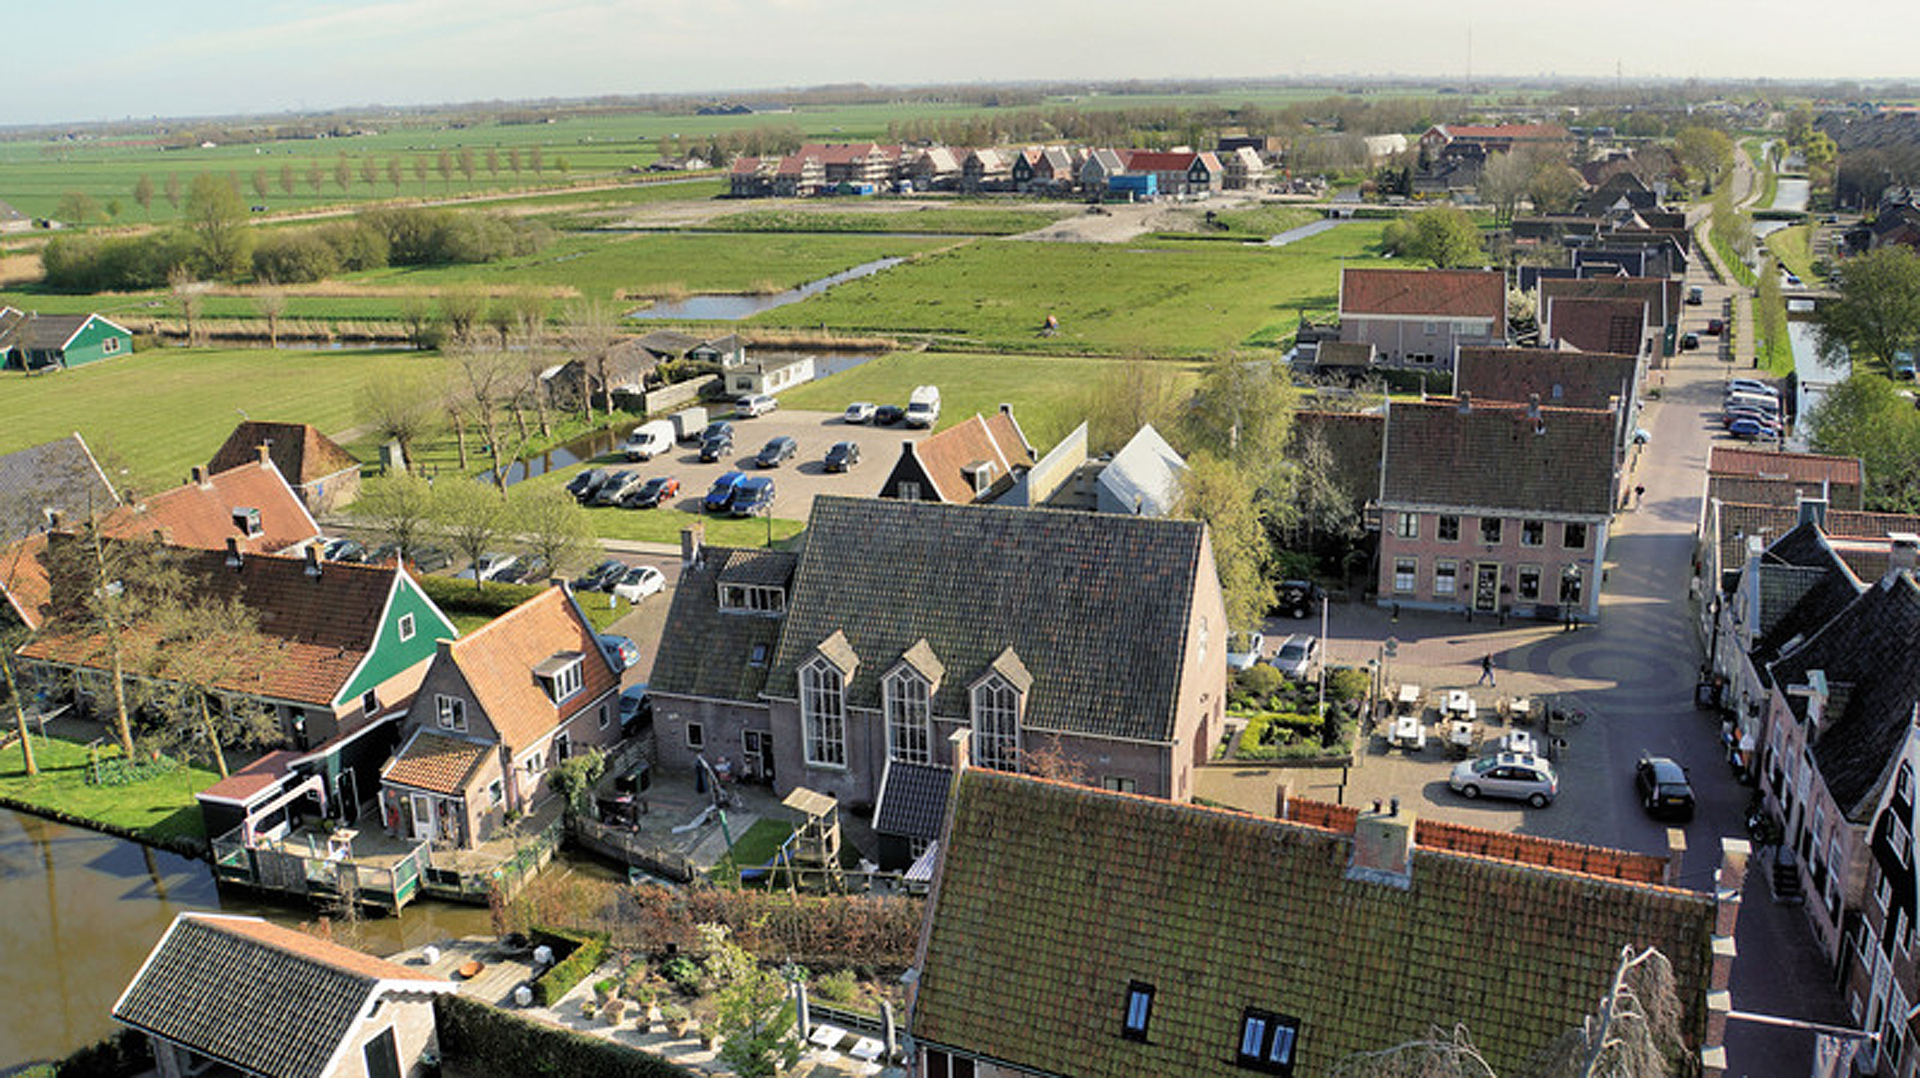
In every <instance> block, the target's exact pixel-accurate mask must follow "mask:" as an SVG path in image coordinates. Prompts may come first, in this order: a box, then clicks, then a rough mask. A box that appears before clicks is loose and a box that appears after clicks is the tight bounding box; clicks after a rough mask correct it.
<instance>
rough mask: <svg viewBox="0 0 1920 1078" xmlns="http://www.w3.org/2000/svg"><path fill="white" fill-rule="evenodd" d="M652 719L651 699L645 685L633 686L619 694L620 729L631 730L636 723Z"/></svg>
mask: <svg viewBox="0 0 1920 1078" xmlns="http://www.w3.org/2000/svg"><path fill="white" fill-rule="evenodd" d="M652 718H653V697H652V696H651V695H649V694H648V692H647V687H646V686H645V685H633V686H630V687H628V688H627V689H626V690H625V691H623V692H622V693H621V694H620V729H621V730H622V731H623V732H624V731H627V730H631V729H632V728H633V727H634V725H635V724H636V723H643V722H648V721H651V720H652Z"/></svg>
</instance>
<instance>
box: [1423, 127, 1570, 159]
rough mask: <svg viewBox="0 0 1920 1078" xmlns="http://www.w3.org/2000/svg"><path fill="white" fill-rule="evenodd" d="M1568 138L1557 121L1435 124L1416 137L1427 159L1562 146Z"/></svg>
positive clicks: (1566, 143) (1565, 144) (1567, 141)
mask: <svg viewBox="0 0 1920 1078" xmlns="http://www.w3.org/2000/svg"><path fill="white" fill-rule="evenodd" d="M1569 139H1570V136H1569V135H1568V133H1567V129H1566V128H1564V127H1561V126H1560V125H1559V124H1492V125H1486V124H1435V125H1434V126H1432V127H1429V128H1427V130H1426V133H1425V134H1423V135H1421V136H1420V153H1421V155H1422V156H1423V157H1425V158H1426V159H1427V160H1430V161H1440V160H1444V159H1446V158H1449V157H1461V156H1467V155H1479V156H1482V157H1484V156H1485V155H1487V154H1494V153H1506V152H1508V151H1510V150H1516V149H1556V148H1565V147H1566V146H1567V145H1568V143H1569Z"/></svg>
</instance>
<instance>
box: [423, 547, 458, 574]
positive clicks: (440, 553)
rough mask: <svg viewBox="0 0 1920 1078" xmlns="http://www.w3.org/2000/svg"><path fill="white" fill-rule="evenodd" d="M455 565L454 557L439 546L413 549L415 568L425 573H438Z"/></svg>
mask: <svg viewBox="0 0 1920 1078" xmlns="http://www.w3.org/2000/svg"><path fill="white" fill-rule="evenodd" d="M452 564H453V555H452V554H449V553H447V551H445V550H443V549H442V548H440V547H437V546H421V547H414V548H413V567H414V568H416V569H418V570H420V571H421V572H423V573H437V572H439V571H440V570H442V569H445V568H446V567H447V566H449V565H452Z"/></svg>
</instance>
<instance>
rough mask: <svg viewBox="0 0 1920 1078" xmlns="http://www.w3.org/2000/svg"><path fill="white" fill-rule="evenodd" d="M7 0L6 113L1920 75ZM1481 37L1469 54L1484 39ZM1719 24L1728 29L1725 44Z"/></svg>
mask: <svg viewBox="0 0 1920 1078" xmlns="http://www.w3.org/2000/svg"><path fill="white" fill-rule="evenodd" d="M94 7H95V6H94V5H88V4H70V5H44V4H34V5H30V6H28V8H27V9H26V10H23V11H19V12H13V13H10V18H9V23H10V25H11V26H12V27H13V29H14V30H15V34H16V40H20V41H31V42H33V43H34V45H33V53H34V55H33V63H32V64H31V65H30V72H29V71H28V70H27V69H23V72H22V77H16V78H15V79H14V80H13V82H12V85H10V86H9V88H8V93H7V95H6V99H5V101H4V103H0V125H22V124H57V123H86V122H95V121H114V120H125V119H143V118H148V117H162V118H168V117H188V116H209V115H242V114H261V113H275V112H285V111H327V110H333V109H351V108H362V107H369V106H372V105H375V104H378V105H382V106H388V107H418V106H423V105H435V104H445V103H450V102H461V101H493V100H529V99H543V98H579V97H595V96H601V95H626V94H655V93H662V94H698V93H705V92H715V93H718V92H725V91H734V92H741V93H752V92H754V91H756V90H779V89H783V88H793V87H804V86H817V85H822V84H831V83H850V82H864V83H872V84H877V85H895V86H912V85H927V84H948V83H994V82H1014V81H1028V82H1047V81H1063V80H1089V81H1110V82H1118V81H1123V80H1128V79H1249V80H1259V79H1313V78H1378V79H1391V78H1403V79H1463V78H1466V77H1467V76H1468V75H1469V74H1471V76H1473V77H1474V78H1559V79H1588V80H1592V81H1595V82H1599V81H1603V80H1611V79H1613V78H1615V77H1616V76H1617V77H1620V78H1624V79H1627V80H1639V81H1644V80H1650V79H1686V78H1700V79H1704V80H1750V79H1759V78H1767V79H1773V80H1776V81H1867V80H1878V79H1906V78H1911V77H1912V74H1911V73H1912V67H1911V64H1912V61H1911V59H1910V51H1911V50H1910V49H1908V48H1907V35H1904V34H1900V33H1873V32H1871V29H1872V28H1873V27H1875V26H1879V25H1888V26H1898V25H1901V24H1902V22H1903V21H1910V19H1911V12H1910V10H1909V9H1906V8H1905V7H1904V6H1899V7H1896V6H1895V4H1894V3H1893V2H1892V0H1864V2H1863V3H1860V4H1856V5H1850V6H1849V8H1848V9H1847V17H1846V18H1845V19H1844V20H1838V19H1829V20H1824V21H1822V20H1810V19H1807V18H1806V16H1805V14H1804V12H1805V9H1804V8H1803V7H1801V6H1799V5H1795V6H1793V7H1789V6H1787V5H1786V4H1783V3H1779V2H1777V0H1759V2H1755V3H1749V4H1745V5H1742V6H1741V7H1740V8H1739V9H1738V12H1739V17H1738V18H1734V17H1730V16H1729V15H1728V14H1727V13H1726V12H1725V11H1724V10H1723V9H1722V6H1721V5H1703V4H1695V5H1691V6H1675V5H1670V4H1666V3H1658V2H1654V0H1618V2H1616V3H1612V4H1609V5H1606V6H1604V7H1596V6H1589V5H1584V4H1583V5H1579V6H1575V5H1572V4H1564V3H1562V4H1550V5H1548V6H1547V8H1546V10H1526V9H1521V10H1520V13H1519V15H1518V16H1517V17H1516V16H1515V14H1514V12H1515V10H1516V9H1514V8H1512V7H1511V6H1510V5H1508V4H1506V3H1496V2H1494V0H1462V2H1461V3H1459V4H1456V5H1452V6H1450V7H1449V8H1447V9H1445V10H1439V9H1430V8H1425V7H1420V8H1411V9H1409V10H1407V11H1406V12H1404V13H1398V14H1395V15H1393V16H1392V17H1390V18H1385V19H1383V18H1382V17H1381V12H1380V11H1379V10H1378V9H1375V8H1363V7H1360V6H1358V5H1355V6H1349V7H1345V8H1338V9H1321V8H1313V7H1308V6H1307V5H1305V4H1302V3H1298V2H1297V0H1216V3H1214V4H1212V5H1210V6H1206V7H1196V8H1193V9H1187V10H1183V11H1180V12H1179V13H1178V14H1175V13H1173V9H1169V8H1167V7H1166V6H1165V5H1164V4H1158V3H1149V2H1146V0H1108V2H1107V3H1105V4H1103V5H1101V6H1099V7H1098V8H1094V9H1091V10H1089V9H1088V6H1087V5H1068V4H1065V3H1062V2H1060V0H1017V2H1016V0H975V2H974V3H972V4H970V5H964V6H963V5H954V4H940V3H935V2H933V0H892V2H890V3H886V4H883V5H882V4H871V3H861V4H856V3H855V2H853V0H758V2H754V3H746V2H742V0H653V2H650V3H646V4H638V3H631V2H628V3H620V2H615V0H554V2H549V3H544V4H541V5H538V10H536V11H533V12H529V10H528V8H529V5H526V4H523V3H508V2H507V0H338V2H336V3H332V4H329V5H327V6H325V7H320V8H316V7H314V6H313V5H311V4H309V3H295V2H291V0H265V2H261V3H255V4H251V5H246V6H242V5H238V4H233V3H230V2H222V0H180V2H179V3H176V4H167V5H140V6H138V7H133V8H130V9H128V10H125V11H115V12H114V13H113V18H112V19H111V20H110V21H108V20H102V19H101V18H100V17H99V12H98V11H97V10H94ZM1469 38H1471V60H1470V61H1469ZM1709 43H1711V45H1709Z"/></svg>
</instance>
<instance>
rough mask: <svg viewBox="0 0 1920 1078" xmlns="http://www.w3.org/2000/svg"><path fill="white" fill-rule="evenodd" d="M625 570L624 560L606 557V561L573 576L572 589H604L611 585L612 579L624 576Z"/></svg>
mask: <svg viewBox="0 0 1920 1078" xmlns="http://www.w3.org/2000/svg"><path fill="white" fill-rule="evenodd" d="M626 571H627V563H626V562H623V561H619V560H617V559H615V558H608V559H607V560H606V561H603V562H601V563H600V564H598V565H596V566H594V567H593V568H591V569H588V570H587V571H586V572H584V573H581V574H580V575H579V576H577V577H574V578H573V590H574V591H606V590H607V589H608V588H609V587H611V586H613V582H614V581H616V580H619V579H620V578H621V577H622V576H624V575H625V574H626Z"/></svg>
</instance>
